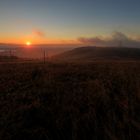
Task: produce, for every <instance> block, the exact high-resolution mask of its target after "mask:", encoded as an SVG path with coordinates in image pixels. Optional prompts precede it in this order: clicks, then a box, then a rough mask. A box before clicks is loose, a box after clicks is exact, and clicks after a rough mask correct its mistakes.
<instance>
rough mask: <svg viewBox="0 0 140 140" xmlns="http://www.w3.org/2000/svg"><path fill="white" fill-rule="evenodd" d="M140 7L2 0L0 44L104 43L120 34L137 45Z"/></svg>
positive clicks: (124, 2)
mask: <svg viewBox="0 0 140 140" xmlns="http://www.w3.org/2000/svg"><path fill="white" fill-rule="evenodd" d="M139 5H140V1H139V0H0V42H3V43H24V42H27V41H31V42H32V43H36V44H41V43H52V44H53V43H54V44H55V43H56V44H57V43H68V44H69V43H93V44H94V42H95V41H97V40H98V41H99V40H100V41H101V42H102V43H103V44H104V42H106V41H108V40H109V42H110V41H112V40H114V36H119V35H121V37H122V36H123V39H124V38H125V40H129V41H132V42H133V41H135V43H137V42H139V39H140V28H139V26H140V8H139ZM114 34H115V35H114ZM96 39H97V40H96ZM115 39H116V38H115ZM85 40H86V41H85ZM101 42H100V43H101ZM100 43H99V44H100ZM95 44H96V42H95ZM106 44H107V43H106Z"/></svg>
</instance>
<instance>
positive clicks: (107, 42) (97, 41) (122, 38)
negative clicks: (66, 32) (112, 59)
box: [77, 31, 140, 47]
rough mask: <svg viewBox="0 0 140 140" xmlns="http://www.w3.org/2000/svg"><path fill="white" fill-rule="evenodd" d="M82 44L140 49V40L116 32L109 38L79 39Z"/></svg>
mask: <svg viewBox="0 0 140 140" xmlns="http://www.w3.org/2000/svg"><path fill="white" fill-rule="evenodd" d="M77 40H78V41H79V42H80V43H82V44H87V45H96V46H119V45H123V46H127V47H140V40H139V39H133V38H132V37H129V36H127V35H125V34H124V33H122V32H118V31H115V32H113V33H112V34H111V35H110V36H108V37H105V38H104V37H102V36H100V37H98V36H95V37H91V38H87V37H80V38H78V39H77Z"/></svg>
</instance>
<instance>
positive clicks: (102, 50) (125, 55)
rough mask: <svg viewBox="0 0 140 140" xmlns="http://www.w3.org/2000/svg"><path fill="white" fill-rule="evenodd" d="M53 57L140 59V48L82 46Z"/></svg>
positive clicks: (65, 59) (82, 59)
mask: <svg viewBox="0 0 140 140" xmlns="http://www.w3.org/2000/svg"><path fill="white" fill-rule="evenodd" d="M53 59H55V60H60V61H92V60H140V49H139V48H124V47H121V48H120V47H80V48H75V49H73V50H71V51H67V52H64V53H61V54H59V55H56V56H55V57H54V58H53Z"/></svg>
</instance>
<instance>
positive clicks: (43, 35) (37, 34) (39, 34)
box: [33, 29, 45, 37]
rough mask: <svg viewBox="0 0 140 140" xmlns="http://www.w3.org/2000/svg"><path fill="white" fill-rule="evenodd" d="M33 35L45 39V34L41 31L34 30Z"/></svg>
mask: <svg viewBox="0 0 140 140" xmlns="http://www.w3.org/2000/svg"><path fill="white" fill-rule="evenodd" d="M33 34H34V35H35V36H38V37H45V33H44V32H43V31H41V30H39V29H35V30H33Z"/></svg>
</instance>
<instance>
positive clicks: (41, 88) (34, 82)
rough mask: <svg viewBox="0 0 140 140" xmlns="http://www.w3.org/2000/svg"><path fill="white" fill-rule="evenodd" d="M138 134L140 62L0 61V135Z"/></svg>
mask: <svg viewBox="0 0 140 140" xmlns="http://www.w3.org/2000/svg"><path fill="white" fill-rule="evenodd" d="M31 139H34V140H138V139H140V62H123V61H121V62H117V61H116V62H115V61H114V62H113V61H112V62H111V61H107V62H92V63H46V64H41V63H40V64H39V63H17V64H16V63H11V64H6V63H5V64H4V63H2V64H0V140H31Z"/></svg>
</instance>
